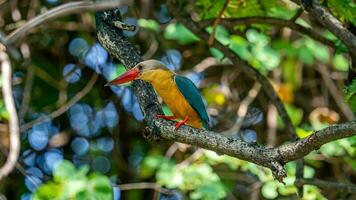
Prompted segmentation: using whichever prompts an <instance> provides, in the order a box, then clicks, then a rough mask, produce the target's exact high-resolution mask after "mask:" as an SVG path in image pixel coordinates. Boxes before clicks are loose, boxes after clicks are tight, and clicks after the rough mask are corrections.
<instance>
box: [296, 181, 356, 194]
mask: <svg viewBox="0 0 356 200" xmlns="http://www.w3.org/2000/svg"><path fill="white" fill-rule="evenodd" d="M296 183H297V184H299V185H315V186H318V187H320V188H324V189H331V190H337V191H339V192H346V193H356V185H354V184H350V183H335V182H330V181H323V180H319V179H315V178H313V179H298V180H296Z"/></svg>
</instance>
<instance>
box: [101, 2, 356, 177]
mask: <svg viewBox="0 0 356 200" xmlns="http://www.w3.org/2000/svg"><path fill="white" fill-rule="evenodd" d="M118 17H120V13H119V11H118V9H116V10H110V11H104V12H98V13H97V14H96V24H97V34H98V39H99V41H100V42H101V43H102V45H103V46H104V47H105V48H106V49H107V50H108V51H109V52H110V53H111V54H112V55H113V56H115V57H116V58H117V59H119V60H120V61H121V62H122V63H123V64H124V65H125V66H126V67H128V68H131V67H133V66H135V65H136V64H137V63H138V62H140V61H141V57H140V56H139V54H138V52H137V50H136V49H135V48H134V47H133V45H132V44H131V43H129V42H128V41H127V40H126V39H125V38H124V36H123V35H122V30H120V29H118V28H116V27H115V26H114V25H113V23H112V22H113V21H116V20H118V19H117V18H118ZM205 39H206V38H205ZM224 48H225V47H224ZM224 53H225V52H224ZM227 55H228V56H229V57H230V56H231V57H234V56H235V55H231V53H230V52H229V51H227ZM235 62H237V63H238V64H241V63H242V64H245V63H244V62H242V61H236V60H235ZM251 73H253V74H254V75H256V73H257V72H255V71H253V70H252V72H251ZM266 81H267V80H266ZM267 82H268V81H267ZM268 84H269V83H268ZM262 85H265V83H264V82H263V84H262ZM133 88H134V92H135V94H136V96H137V98H138V101H139V103H140V106H141V109H142V110H143V112H144V114H145V123H146V127H145V130H144V135H145V136H146V138H148V139H151V140H159V139H165V140H172V141H176V142H181V143H186V144H190V145H194V146H198V147H201V148H205V149H208V150H212V151H215V152H217V153H219V154H226V155H230V156H233V157H236V158H239V159H243V160H247V161H249V162H253V163H256V164H258V165H261V166H264V167H267V168H270V169H271V170H272V172H273V174H274V176H275V178H277V179H278V180H280V181H281V180H282V179H283V177H285V176H286V173H285V171H284V169H283V165H284V164H285V163H286V162H289V161H292V160H296V159H298V158H302V157H304V156H305V155H307V154H308V153H310V152H311V151H313V150H314V149H317V148H319V147H320V146H321V145H322V144H325V143H327V142H330V141H333V140H336V139H340V138H344V137H350V136H353V135H355V130H356V122H355V121H354V122H348V123H345V124H339V125H334V126H330V127H328V128H326V129H323V130H320V131H317V132H315V133H314V134H312V135H311V136H309V137H307V138H304V139H302V140H299V141H295V142H292V143H289V144H285V145H282V146H280V147H277V148H265V147H262V146H258V145H255V144H250V143H247V142H244V141H242V140H238V139H232V138H227V137H225V136H222V135H221V134H219V133H216V132H212V131H206V130H202V129H195V128H192V127H190V126H185V125H184V126H182V127H181V128H180V129H178V130H175V126H174V125H175V124H174V122H172V121H166V120H163V119H156V118H155V117H154V116H155V115H156V114H159V113H161V106H160V104H159V103H158V101H157V97H156V94H155V93H154V91H153V90H152V86H151V85H150V84H148V83H145V82H143V81H134V83H133ZM277 98H278V97H277Z"/></svg>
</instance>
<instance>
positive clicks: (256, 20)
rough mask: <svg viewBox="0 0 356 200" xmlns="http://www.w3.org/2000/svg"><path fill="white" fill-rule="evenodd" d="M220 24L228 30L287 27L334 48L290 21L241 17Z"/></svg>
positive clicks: (224, 20) (314, 32)
mask: <svg viewBox="0 0 356 200" xmlns="http://www.w3.org/2000/svg"><path fill="white" fill-rule="evenodd" d="M214 21H215V19H209V20H203V21H201V22H199V24H200V25H201V26H203V27H206V26H210V25H211V24H212V23H213V22H214ZM220 24H221V25H223V26H226V27H229V28H231V29H232V28H233V27H234V26H236V25H251V24H269V25H273V26H277V27H288V28H290V29H292V30H294V31H297V32H299V33H301V34H304V35H306V36H309V37H311V38H313V39H315V40H317V41H319V42H321V43H323V44H326V45H328V46H330V47H334V42H333V41H330V40H328V39H326V38H325V37H324V36H322V35H321V34H320V33H318V32H316V31H314V30H313V29H311V28H307V27H304V26H302V25H299V24H297V23H295V22H294V21H292V20H285V19H280V18H276V17H266V16H263V17H258V16H256V17H242V18H225V19H220Z"/></svg>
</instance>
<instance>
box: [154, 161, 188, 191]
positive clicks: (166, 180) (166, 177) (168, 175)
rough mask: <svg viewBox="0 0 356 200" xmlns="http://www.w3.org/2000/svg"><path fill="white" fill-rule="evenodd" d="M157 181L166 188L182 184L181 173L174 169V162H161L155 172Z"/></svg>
mask: <svg viewBox="0 0 356 200" xmlns="http://www.w3.org/2000/svg"><path fill="white" fill-rule="evenodd" d="M156 179H157V182H158V183H159V184H161V185H165V186H167V187H168V188H176V187H179V186H181V185H182V183H183V175H182V172H181V171H180V170H176V169H175V163H173V162H168V161H166V162H163V163H162V164H161V166H160V168H159V170H158V172H157V173H156Z"/></svg>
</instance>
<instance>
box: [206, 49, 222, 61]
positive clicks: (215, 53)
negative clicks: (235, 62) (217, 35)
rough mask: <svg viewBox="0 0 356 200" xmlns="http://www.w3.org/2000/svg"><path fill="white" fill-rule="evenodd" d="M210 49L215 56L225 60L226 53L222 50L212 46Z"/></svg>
mask: <svg viewBox="0 0 356 200" xmlns="http://www.w3.org/2000/svg"><path fill="white" fill-rule="evenodd" d="M209 51H210V53H211V55H213V56H214V57H215V58H217V59H218V60H223V59H224V57H225V55H224V54H223V52H221V51H220V50H219V49H217V48H214V47H211V48H209Z"/></svg>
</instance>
